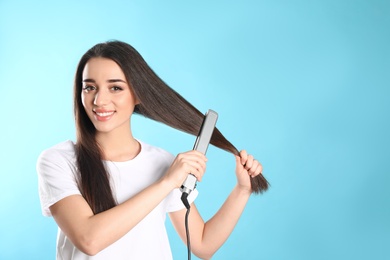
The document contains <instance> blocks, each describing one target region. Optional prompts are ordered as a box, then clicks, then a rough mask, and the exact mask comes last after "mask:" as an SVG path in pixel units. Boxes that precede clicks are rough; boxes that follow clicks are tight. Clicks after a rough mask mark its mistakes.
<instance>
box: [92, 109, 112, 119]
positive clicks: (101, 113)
mask: <svg viewBox="0 0 390 260" xmlns="http://www.w3.org/2000/svg"><path fill="white" fill-rule="evenodd" d="M93 113H94V116H95V119H96V120H98V121H107V120H110V119H111V117H112V116H113V115H114V113H115V111H105V110H94V111H93Z"/></svg>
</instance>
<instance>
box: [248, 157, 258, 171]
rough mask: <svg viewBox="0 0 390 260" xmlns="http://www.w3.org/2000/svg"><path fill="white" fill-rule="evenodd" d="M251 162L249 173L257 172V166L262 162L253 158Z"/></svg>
mask: <svg viewBox="0 0 390 260" xmlns="http://www.w3.org/2000/svg"><path fill="white" fill-rule="evenodd" d="M251 163H252V165H251V166H250V168H249V169H248V173H249V175H253V174H255V172H256V169H257V167H258V166H259V165H260V163H259V162H258V161H257V160H253V161H252V162H251Z"/></svg>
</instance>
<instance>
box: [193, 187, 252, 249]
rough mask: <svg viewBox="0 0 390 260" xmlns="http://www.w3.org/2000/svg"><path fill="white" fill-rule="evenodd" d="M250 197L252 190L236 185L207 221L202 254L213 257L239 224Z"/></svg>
mask: <svg viewBox="0 0 390 260" xmlns="http://www.w3.org/2000/svg"><path fill="white" fill-rule="evenodd" d="M249 197H250V191H247V190H243V189H240V188H239V186H238V185H237V186H236V187H234V189H233V191H232V192H231V193H230V195H229V196H228V198H227V199H226V201H225V202H224V204H223V205H222V207H221V208H220V209H219V210H218V212H217V213H216V214H215V215H214V216H213V217H212V218H211V219H210V220H208V221H207V222H206V223H205V225H204V229H203V236H202V242H201V247H200V249H201V251H202V252H199V253H200V254H205V255H208V256H210V257H211V256H212V255H213V254H214V253H215V252H216V251H217V250H218V249H219V248H220V247H221V246H222V245H223V243H224V242H225V241H226V240H227V238H228V237H229V235H230V234H231V233H232V231H233V229H234V227H235V225H236V224H237V222H238V220H239V218H240V216H241V214H242V212H243V211H244V208H245V206H246V204H247V202H248V199H249ZM194 253H196V252H194Z"/></svg>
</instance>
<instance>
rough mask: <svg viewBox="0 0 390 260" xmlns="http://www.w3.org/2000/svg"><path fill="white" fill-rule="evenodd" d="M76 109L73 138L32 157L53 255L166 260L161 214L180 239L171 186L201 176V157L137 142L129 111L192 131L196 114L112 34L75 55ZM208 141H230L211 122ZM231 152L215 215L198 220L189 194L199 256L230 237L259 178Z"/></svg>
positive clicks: (242, 156) (176, 194)
mask: <svg viewBox="0 0 390 260" xmlns="http://www.w3.org/2000/svg"><path fill="white" fill-rule="evenodd" d="M74 112H75V119H76V130H77V142H76V143H73V142H71V141H67V142H64V143H61V144H58V145H56V146H54V147H52V148H50V149H48V150H46V151H44V152H42V154H41V155H40V157H39V159H38V163H37V171H38V175H39V193H40V198H41V204H42V210H43V214H44V215H46V216H53V217H54V219H55V221H56V223H57V224H58V226H59V233H58V240H57V259H171V258H172V255H171V250H170V246H169V241H168V238H167V234H166V230H165V226H164V221H165V216H166V213H169V218H170V220H171V221H172V223H173V225H174V227H175V229H176V231H177V232H178V234H179V236H180V237H181V238H182V239H183V241H185V242H186V232H185V223H184V220H185V214H186V209H185V207H184V205H183V203H182V202H181V200H180V196H181V192H180V191H179V190H178V188H179V187H180V186H181V184H182V183H183V182H184V180H185V179H186V177H187V176H188V174H189V173H191V174H193V175H195V176H196V178H197V180H198V181H201V179H202V176H203V174H204V172H205V168H206V161H207V159H206V157H205V156H204V155H203V154H201V153H199V152H197V151H188V152H184V153H181V154H179V155H177V156H176V157H174V156H173V155H171V154H169V153H168V152H166V151H164V150H162V149H160V148H157V147H153V146H151V145H148V144H146V143H144V142H142V141H140V140H137V139H135V138H134V137H133V135H132V131H131V116H132V114H133V113H139V114H142V115H144V116H146V117H149V118H151V119H154V120H157V121H160V122H163V123H165V124H168V125H170V126H172V127H175V128H178V129H180V130H182V131H186V132H189V133H192V134H197V131H198V130H199V128H200V125H201V121H202V114H201V113H200V112H199V111H197V110H196V109H195V108H194V107H192V106H191V104H189V103H188V102H187V101H185V100H184V99H183V98H182V97H181V96H180V95H179V94H177V93H176V92H174V91H173V90H172V89H170V88H169V87H168V86H167V85H166V84H165V83H164V82H163V81H162V80H161V79H160V78H159V77H158V76H157V75H156V74H155V73H154V72H153V71H152V70H151V69H150V67H149V66H148V65H147V64H146V62H145V61H144V60H143V58H142V57H141V55H139V53H138V52H137V51H136V50H135V49H134V48H132V47H131V46H130V45H128V44H126V43H123V42H119V41H112V42H106V43H102V44H97V45H95V46H94V47H92V48H91V49H90V50H89V51H87V52H86V53H85V54H84V56H83V57H82V58H81V60H80V62H79V65H78V68H77V71H76V77H75V88H74ZM211 143H214V144H215V145H216V146H218V147H221V148H222V149H225V150H232V148H231V147H233V146H232V145H231V144H230V143H229V142H228V141H227V140H226V139H224V138H223V136H222V135H221V134H220V132H219V131H218V130H217V129H216V130H215V132H214V135H213V138H212V141H211ZM234 149H235V148H234ZM235 157H236V175H237V185H236V186H235V188H234V189H233V191H232V192H231V194H230V196H229V197H228V198H227V199H226V202H225V203H224V205H223V206H222V207H221V208H220V209H219V210H218V212H217V213H216V214H215V215H214V217H212V218H211V219H210V220H209V221H207V222H204V221H203V219H202V218H201V216H200V215H199V212H198V211H197V209H196V206H195V205H194V203H193V201H194V199H195V197H196V196H197V191H196V190H195V191H193V192H192V193H191V194H190V196H189V198H188V200H189V202H190V203H191V214H190V215H189V220H188V223H189V230H190V231H191V248H192V252H193V253H194V254H195V255H197V256H198V257H200V258H203V259H209V258H211V257H212V255H213V254H214V253H215V252H216V251H217V250H218V248H219V247H220V246H221V245H222V244H223V243H224V241H225V240H226V239H227V238H228V236H229V235H230V233H231V232H232V230H233V228H234V226H235V224H236V223H237V221H238V219H239V217H240V215H241V213H242V211H243V209H244V207H245V204H246V203H247V201H248V198H249V196H250V194H251V192H252V191H253V189H252V188H253V183H252V185H251V179H252V182H253V180H255V179H258V178H259V177H260V176H261V171H262V166H261V164H260V163H259V162H258V161H257V160H255V159H254V158H253V157H252V156H251V155H248V154H247V153H246V152H245V151H241V152H240V153H239V154H236V156H235ZM250 177H252V178H250ZM263 182H264V181H263ZM264 185H266V183H265V184H264ZM264 189H266V186H265V187H261V188H260V191H261V190H264ZM256 191H258V190H256Z"/></svg>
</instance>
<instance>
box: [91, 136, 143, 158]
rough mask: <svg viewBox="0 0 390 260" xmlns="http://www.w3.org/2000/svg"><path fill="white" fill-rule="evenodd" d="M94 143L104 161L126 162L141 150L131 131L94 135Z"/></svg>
mask: <svg viewBox="0 0 390 260" xmlns="http://www.w3.org/2000/svg"><path fill="white" fill-rule="evenodd" d="M96 141H97V143H98V144H99V147H100V149H101V150H102V153H103V154H102V156H103V159H104V160H108V161H118V162H120V161H127V160H131V159H133V158H134V157H135V156H137V155H138V153H139V152H140V150H141V146H140V144H139V143H138V141H137V140H136V139H135V138H134V137H133V135H132V133H131V130H130V129H126V130H123V129H122V130H119V129H118V131H112V132H109V133H104V132H98V133H96Z"/></svg>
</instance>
